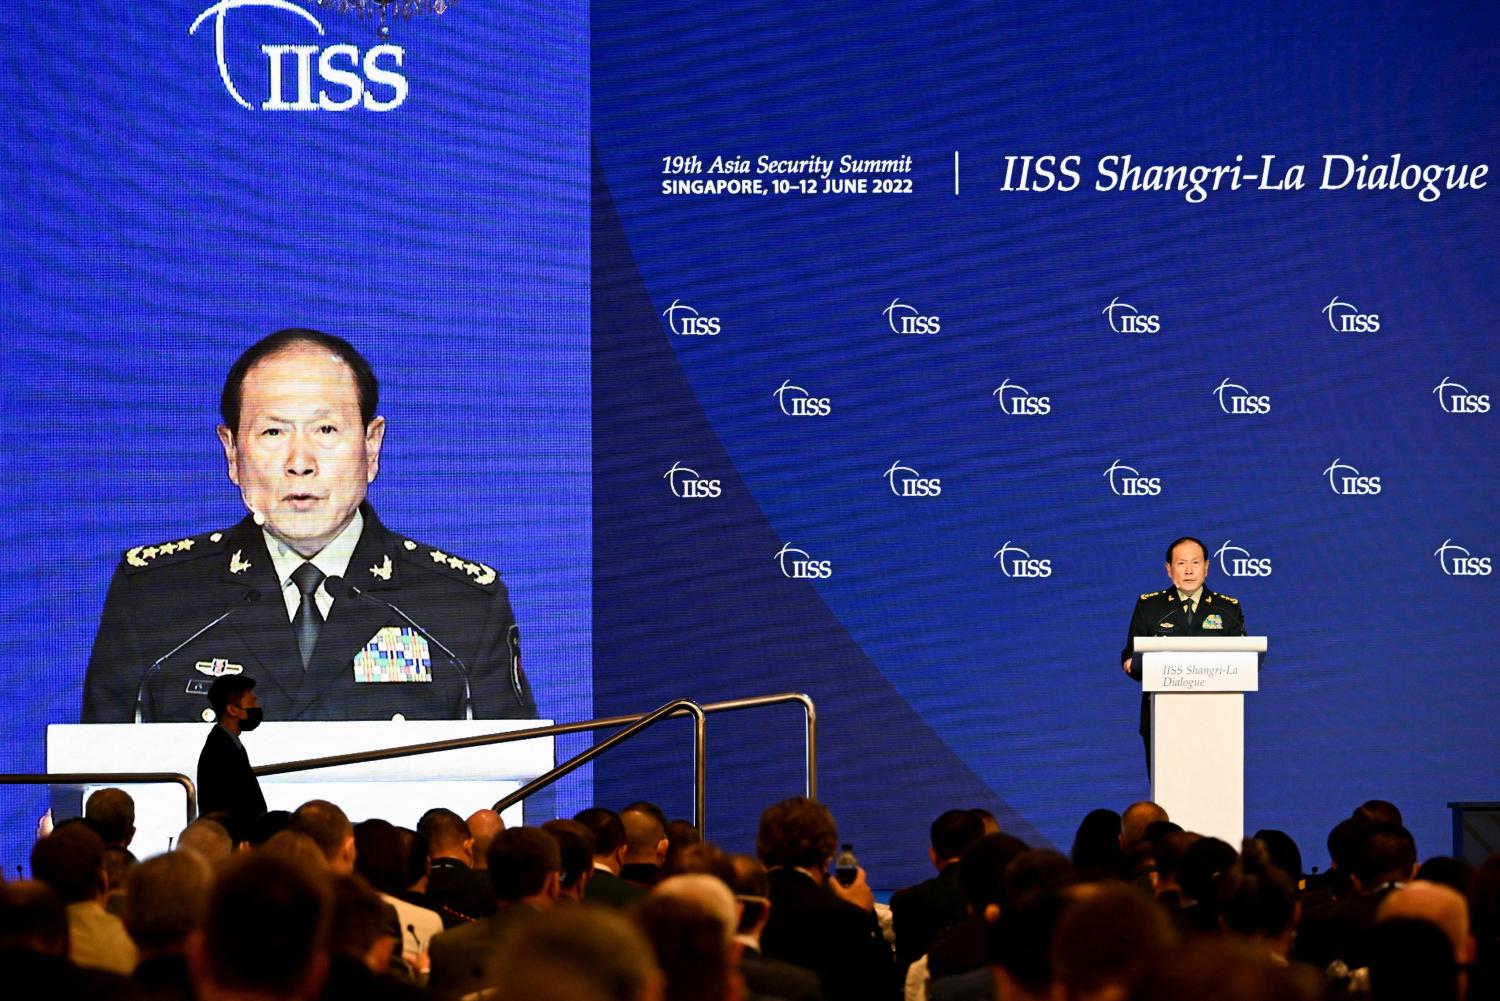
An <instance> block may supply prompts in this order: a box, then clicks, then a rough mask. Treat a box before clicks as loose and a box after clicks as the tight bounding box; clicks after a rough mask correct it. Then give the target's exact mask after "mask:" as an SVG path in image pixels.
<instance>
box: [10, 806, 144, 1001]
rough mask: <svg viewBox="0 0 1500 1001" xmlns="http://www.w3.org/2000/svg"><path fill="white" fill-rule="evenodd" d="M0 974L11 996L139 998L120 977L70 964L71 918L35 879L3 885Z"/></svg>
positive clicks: (82, 1000)
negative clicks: (69, 938)
mask: <svg viewBox="0 0 1500 1001" xmlns="http://www.w3.org/2000/svg"><path fill="white" fill-rule="evenodd" d="M50 836H51V835H49V837H50ZM0 970H4V977H5V979H4V983H5V989H6V995H7V996H8V997H17V998H45V999H53V1001H104V999H109V1001H114V999H117V998H119V999H126V1001H130V999H134V998H136V997H138V996H140V995H139V992H138V991H137V989H136V988H135V986H134V985H133V984H132V983H131V981H130V980H129V979H128V978H126V977H124V976H121V975H120V974H118V973H111V972H109V971H107V970H99V969H93V968H90V967H82V966H77V965H75V964H73V963H71V962H69V961H68V915H67V910H66V908H65V906H64V904H63V901H62V898H61V897H59V896H58V895H57V892H56V891H54V890H53V889H52V888H51V887H50V886H48V885H47V884H45V883H42V882H38V881H33V880H19V881H17V882H13V883H7V882H4V881H0Z"/></svg>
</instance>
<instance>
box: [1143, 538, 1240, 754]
mask: <svg viewBox="0 0 1500 1001" xmlns="http://www.w3.org/2000/svg"><path fill="white" fill-rule="evenodd" d="M1167 576H1168V577H1169V578H1171V580H1172V586H1171V587H1169V588H1167V589H1166V590H1164V591H1152V592H1151V593H1150V594H1143V595H1141V596H1140V599H1139V600H1137V601H1136V603H1135V613H1134V614H1133V615H1131V617H1130V632H1129V634H1128V635H1127V636H1126V637H1125V649H1124V650H1121V651H1120V663H1121V666H1122V667H1123V668H1124V669H1125V673H1126V674H1128V675H1129V676H1130V677H1131V678H1133V679H1135V680H1136V681H1140V680H1141V669H1140V666H1139V665H1138V664H1137V663H1136V662H1135V638H1136V637H1137V636H1244V635H1245V613H1244V612H1243V611H1241V610H1240V603H1239V600H1238V599H1237V598H1231V597H1230V596H1229V595H1227V594H1217V593H1215V592H1213V591H1210V590H1209V589H1208V588H1207V587H1204V582H1205V581H1206V580H1208V547H1207V546H1205V545H1204V544H1203V543H1202V542H1201V541H1199V540H1198V539H1195V538H1193V537H1192V536H1184V537H1182V538H1180V539H1178V540H1177V541H1175V542H1173V543H1172V544H1171V545H1170V546H1168V547H1167ZM1141 738H1142V739H1143V740H1144V741H1145V742H1146V768H1147V769H1148V770H1149V769H1150V767H1151V697H1150V696H1149V695H1145V694H1142V695H1141Z"/></svg>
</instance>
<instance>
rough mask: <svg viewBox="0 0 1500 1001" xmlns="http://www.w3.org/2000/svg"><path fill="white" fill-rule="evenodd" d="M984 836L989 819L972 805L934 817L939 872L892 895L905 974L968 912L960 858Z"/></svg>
mask: <svg viewBox="0 0 1500 1001" xmlns="http://www.w3.org/2000/svg"><path fill="white" fill-rule="evenodd" d="M982 837H984V823H983V821H982V820H981V819H980V818H979V816H978V815H977V814H976V813H975V812H974V811H972V810H949V811H947V812H946V813H943V814H942V815H941V816H939V817H938V818H937V819H936V820H934V821H933V822H932V827H931V828H930V829H929V831H928V840H929V846H928V849H927V858H928V860H929V861H930V862H931V863H932V867H933V868H934V869H936V870H937V875H936V876H933V877H932V878H930V879H927V880H924V881H922V882H920V883H918V884H917V885H915V886H909V887H907V888H906V889H904V890H898V891H896V893H894V894H893V895H892V896H891V918H892V922H893V924H894V926H895V930H896V965H897V968H898V970H899V971H901V972H902V973H903V974H904V973H905V970H906V968H907V967H908V966H910V965H911V964H912V963H913V962H915V961H916V960H917V959H919V958H921V957H922V955H923V954H925V953H926V952H927V949H928V947H929V946H930V945H932V942H933V940H934V939H936V938H937V937H938V935H939V934H941V933H942V932H944V931H947V930H948V929H949V928H952V927H953V926H954V925H956V924H958V923H959V922H960V921H962V920H963V919H964V918H965V917H967V916H968V914H969V911H968V906H967V903H966V902H965V899H964V892H963V889H962V887H960V886H959V885H958V870H959V864H958V863H959V858H960V857H961V856H962V855H963V853H964V852H966V851H968V850H969V848H970V847H972V846H973V845H974V843H975V842H976V841H978V840H979V839H980V838H982Z"/></svg>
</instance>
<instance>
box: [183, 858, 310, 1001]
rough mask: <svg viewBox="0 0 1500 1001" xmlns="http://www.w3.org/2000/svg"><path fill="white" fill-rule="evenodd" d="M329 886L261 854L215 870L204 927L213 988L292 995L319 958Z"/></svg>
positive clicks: (206, 954) (297, 868) (301, 870)
mask: <svg viewBox="0 0 1500 1001" xmlns="http://www.w3.org/2000/svg"><path fill="white" fill-rule="evenodd" d="M332 903H333V902H332V899H331V892H330V885H329V882H328V881H327V880H325V879H322V878H320V876H319V874H318V873H315V872H309V871H307V870H306V869H304V868H302V867H301V866H298V865H295V864H294V863H292V862H289V861H287V860H286V859H280V858H273V857H271V856H268V855H266V854H265V853H264V852H250V853H248V854H245V855H239V856H236V857H235V858H234V859H232V860H231V861H229V862H227V863H226V864H225V865H224V867H223V868H222V869H220V870H219V873H218V876H217V878H216V879H215V881H214V888H213V891H212V894H211V895H210V898H209V904H208V913H207V915H206V916H205V919H204V922H203V949H204V954H205V958H206V959H207V961H208V964H207V965H208V974H209V976H211V977H212V979H213V981H214V983H215V984H218V985H219V986H220V987H224V988H230V989H235V988H238V989H240V990H250V991H259V992H262V993H267V994H280V995H283V996H287V995H292V994H294V993H296V992H297V990H298V989H300V988H302V987H304V986H305V980H306V977H307V975H308V969H309V967H310V966H311V965H312V964H313V963H315V962H318V961H319V956H320V954H326V950H327V948H328V931H329V923H330V918H331V916H332V914H331V912H332V910H333V907H332Z"/></svg>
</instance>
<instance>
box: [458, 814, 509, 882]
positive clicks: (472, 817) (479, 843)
mask: <svg viewBox="0 0 1500 1001" xmlns="http://www.w3.org/2000/svg"><path fill="white" fill-rule="evenodd" d="M464 823H466V824H467V825H468V827H469V836H470V837H472V838H473V839H474V848H473V853H474V868H476V869H478V868H482V867H483V866H484V865H486V864H487V862H486V859H487V858H488V857H489V854H488V853H489V850H490V842H491V841H494V840H495V835H497V834H499V833H500V832H501V831H503V830H505V820H504V818H502V817H501V816H500V814H498V813H496V812H495V811H494V810H488V809H486V810H475V811H474V812H473V813H471V814H469V819H468V820H466V821H464Z"/></svg>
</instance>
